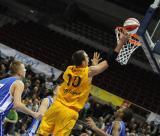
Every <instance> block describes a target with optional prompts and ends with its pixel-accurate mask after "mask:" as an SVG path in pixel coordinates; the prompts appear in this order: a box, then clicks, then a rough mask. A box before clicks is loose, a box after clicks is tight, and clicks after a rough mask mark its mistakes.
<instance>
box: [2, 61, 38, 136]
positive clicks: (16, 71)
mask: <svg viewBox="0 0 160 136" xmlns="http://www.w3.org/2000/svg"><path fill="white" fill-rule="evenodd" d="M10 73H11V77H9V78H5V79H2V80H0V136H3V135H4V132H3V120H4V118H5V116H6V115H7V114H8V112H9V110H10V109H11V108H14V109H17V110H19V111H21V112H23V113H25V114H29V115H31V116H32V117H34V118H41V114H40V113H36V112H33V111H31V110H30V109H28V108H27V107H26V106H25V105H24V104H23V103H22V102H21V95H22V92H23V90H24V84H23V82H22V81H21V79H22V78H24V77H25V74H26V69H25V67H24V64H23V63H21V62H20V61H14V62H12V64H11V66H10Z"/></svg>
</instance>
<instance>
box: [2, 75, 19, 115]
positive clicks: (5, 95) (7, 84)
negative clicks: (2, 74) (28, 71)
mask: <svg viewBox="0 0 160 136" xmlns="http://www.w3.org/2000/svg"><path fill="white" fill-rule="evenodd" d="M15 81H16V77H9V78H5V79H2V80H0V115H2V116H5V115H7V113H8V112H9V110H10V109H11V108H12V107H13V97H12V95H11V86H12V84H13V83H14V82H15Z"/></svg>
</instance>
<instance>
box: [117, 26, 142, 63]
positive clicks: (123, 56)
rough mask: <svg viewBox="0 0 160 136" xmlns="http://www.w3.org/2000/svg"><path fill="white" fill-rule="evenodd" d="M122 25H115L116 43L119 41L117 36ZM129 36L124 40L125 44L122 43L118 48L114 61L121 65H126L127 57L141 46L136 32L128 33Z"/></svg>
mask: <svg viewBox="0 0 160 136" xmlns="http://www.w3.org/2000/svg"><path fill="white" fill-rule="evenodd" d="M119 28H120V29H121V28H122V27H117V28H116V29H115V33H116V38H117V43H118V42H119V36H120V31H119V30H120V29H119ZM129 35H130V38H129V40H128V41H127V42H126V44H124V45H123V48H122V49H121V50H120V52H119V54H118V56H117V58H116V61H117V62H119V63H120V64H121V65H126V64H127V62H128V60H129V58H130V57H131V54H132V53H133V52H134V51H135V50H136V49H137V48H138V47H140V46H141V42H140V41H139V36H138V35H137V34H129Z"/></svg>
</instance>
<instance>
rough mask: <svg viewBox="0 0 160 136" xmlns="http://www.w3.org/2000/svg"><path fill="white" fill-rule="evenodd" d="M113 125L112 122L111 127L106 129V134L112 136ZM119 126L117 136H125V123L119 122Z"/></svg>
mask: <svg viewBox="0 0 160 136" xmlns="http://www.w3.org/2000/svg"><path fill="white" fill-rule="evenodd" d="M113 125H114V122H112V123H111V125H110V126H109V127H108V128H107V131H106V134H109V135H112V131H113ZM119 125H120V130H119V136H126V126H125V123H124V122H123V121H119Z"/></svg>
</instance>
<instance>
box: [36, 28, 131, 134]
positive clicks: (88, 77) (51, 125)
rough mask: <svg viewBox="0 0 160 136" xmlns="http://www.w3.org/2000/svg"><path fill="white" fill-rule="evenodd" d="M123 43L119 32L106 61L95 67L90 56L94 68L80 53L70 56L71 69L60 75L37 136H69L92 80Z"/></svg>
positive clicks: (124, 34) (106, 66) (96, 60)
mask: <svg viewBox="0 0 160 136" xmlns="http://www.w3.org/2000/svg"><path fill="white" fill-rule="evenodd" d="M127 39H128V34H127V32H126V31H125V30H122V32H121V33H120V42H119V43H118V44H117V46H116V48H115V49H114V50H112V52H110V54H109V56H108V57H106V60H104V61H102V62H101V63H99V64H98V62H99V60H100V59H99V55H98V54H94V57H93V61H94V63H95V64H97V65H95V66H90V67H88V62H89V58H88V55H87V54H86V52H85V51H83V50H79V51H76V52H75V53H74V54H73V55H72V60H73V63H74V65H73V66H69V67H68V68H67V69H66V71H65V72H64V74H63V79H64V81H63V83H62V84H61V86H60V88H59V90H58V93H57V97H56V99H55V101H54V103H53V104H52V105H51V106H50V108H49V109H48V111H47V112H46V113H45V114H44V117H43V118H42V122H41V125H40V127H39V130H38V134H37V135H39V136H48V135H50V134H53V135H54V136H69V134H70V132H71V130H72V128H73V127H74V125H75V123H76V121H77V119H78V112H79V111H80V110H81V109H82V108H83V106H84V104H85V102H86V101H87V98H88V95H89V91H90V85H91V81H92V78H93V77H94V76H95V75H98V74H100V73H102V72H103V71H104V70H106V69H107V68H108V67H109V65H111V64H112V63H113V62H114V61H115V59H116V57H117V55H118V53H119V51H120V50H121V48H122V46H123V44H124V43H125V42H126V41H127Z"/></svg>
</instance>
